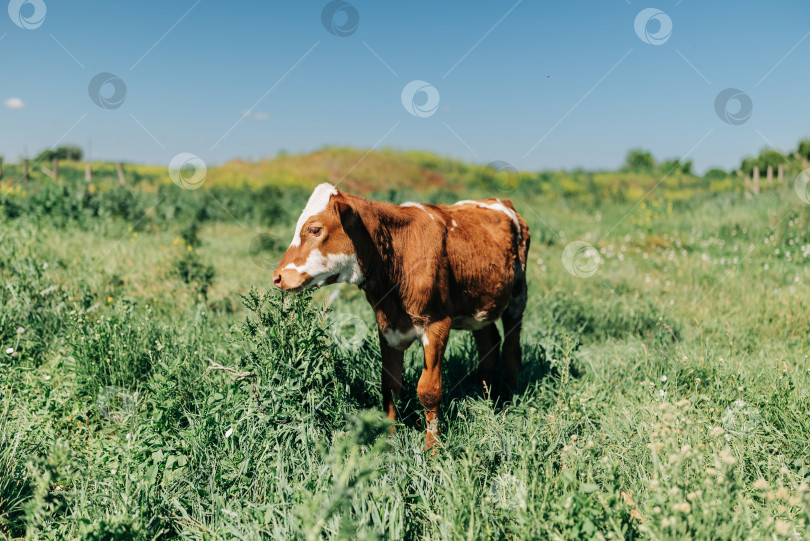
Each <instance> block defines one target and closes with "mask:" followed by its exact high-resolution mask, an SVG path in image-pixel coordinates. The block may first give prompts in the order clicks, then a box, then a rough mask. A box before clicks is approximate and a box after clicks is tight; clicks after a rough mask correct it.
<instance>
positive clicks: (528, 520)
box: [0, 190, 810, 540]
mask: <svg viewBox="0 0 810 541" xmlns="http://www.w3.org/2000/svg"><path fill="white" fill-rule="evenodd" d="M122 193H123V192H122ZM167 193H169V192H167ZM234 193H236V192H234ZM247 193H248V194H249V192H247ZM227 195H228V194H227V192H222V193H219V192H215V193H213V195H212V194H211V193H205V192H204V191H199V192H195V193H183V194H181V196H178V197H179V198H177V199H172V198H174V197H175V196H174V195H171V194H169V196H168V197H169V202H168V203H166V202H164V203H161V204H160V205H158V207H157V210H156V211H154V212H153V213H152V214H150V212H149V211H148V209H149V208H151V207H152V206H153V203H154V202H155V201H156V199H152V198H153V197H155V193H154V192H145V193H143V194H137V193H136V194H134V195H132V196H124V195H120V194H119V196H116V199H115V200H116V201H119V202H120V204H117V206H116V207H113V206H111V205H108V203H109V202H110V201H111V199H108V198H105V199H102V200H100V201H99V205H96V206H94V207H92V208H97V209H102V210H103V209H111V208H117V209H118V211H116V212H112V211H110V212H108V211H103V212H102V211H100V210H99V211H97V210H92V208H91V210H88V208H90V207H83V210H82V209H77V208H74V207H67V206H66V205H65V203H64V202H63V201H60V200H59V198H58V197H53V198H47V199H45V200H47V201H52V202H54V205H56V203H57V202H58V206H57V207H54V206H53V205H52V206H51V207H49V208H52V209H53V208H57V210H54V211H51V212H46V211H41V212H39V213H37V212H34V213H20V214H16V213H15V214H14V215H13V216H11V217H7V218H2V219H1V220H2V221H0V393H2V402H0V532H2V533H3V535H5V536H6V537H8V538H25V537H27V538H31V539H99V540H100V539H171V538H177V537H182V538H184V539H234V538H239V539H261V538H278V539H319V538H327V539H337V538H346V539H349V538H350V539H354V538H369V539H371V538H380V539H493V538H495V539H529V538H539V539H575V538H600V539H602V538H605V539H607V538H610V539H632V538H641V539H648V538H649V539H687V538H693V539H762V538H773V537H774V536H776V537H785V538H787V537H795V538H800V537H802V536H806V535H807V521H808V519H809V518H810V517H809V516H808V511H810V487H808V477H810V469H809V468H810V464H808V462H810V459H808V456H810V453H808V451H809V450H810V449H808V447H810V438H808V434H810V416H809V414H810V371H809V370H808V368H810V365H808V359H807V355H808V353H810V352H809V351H808V345H807V344H808V342H807V336H808V331H810V306H809V305H810V295H808V293H807V291H808V289H807V285H808V282H810V271H808V266H807V264H806V260H807V257H808V255H810V209H808V208H807V206H805V205H804V204H803V203H801V202H800V201H799V200H798V198H796V197H795V194H793V193H792V192H788V191H787V190H785V191H784V192H780V191H776V190H774V191H770V192H768V193H765V194H764V195H762V196H761V197H760V198H758V199H754V200H746V199H743V198H742V197H741V196H737V195H733V194H726V195H717V196H713V197H707V198H705V199H703V200H702V201H698V202H694V203H689V204H686V203H683V204H678V205H675V206H674V207H673V206H672V205H669V204H668V201H666V200H650V201H647V202H646V203H645V205H644V206H639V207H637V208H634V207H633V206H632V205H630V204H620V203H607V202H606V203H603V204H600V205H596V206H594V205H588V206H586V207H583V206H582V205H581V204H579V203H576V202H574V201H571V200H568V199H557V200H546V199H544V198H537V199H527V198H520V199H518V198H515V204H516V206H517V207H518V210H519V211H520V212H521V214H522V215H523V216H524V217H525V218H526V219H527V221H528V222H529V223H530V226H531V228H532V235H533V238H534V240H535V242H534V243H533V245H532V250H531V253H530V255H531V258H530V262H529V280H530V300H529V308H528V309H527V313H526V322H525V325H524V334H523V344H524V370H523V373H522V374H521V390H520V392H519V393H518V394H517V395H516V397H515V400H514V402H513V403H511V404H508V405H506V406H504V405H501V404H492V403H491V402H490V401H488V400H487V399H486V398H485V397H481V396H479V395H478V393H477V391H476V390H475V387H476V385H475V382H474V378H472V377H469V376H468V375H469V374H470V373H471V372H474V369H475V363H476V360H475V354H474V351H475V347H474V344H473V341H472V339H471V337H470V335H469V334H467V333H462V332H456V333H454V334H453V335H452V337H451V343H450V346H449V348H448V353H447V357H446V362H445V365H444V373H445V379H444V381H445V384H444V387H445V399H444V404H443V412H442V430H443V432H442V447H441V449H440V450H439V452H438V453H437V454H436V455H435V456H433V457H430V456H427V455H426V454H424V453H423V451H422V442H423V438H424V436H423V432H422V429H423V426H422V417H421V412H420V407H419V404H418V401H417V397H416V382H417V380H418V378H419V373H420V370H421V365H422V360H421V352H420V351H419V350H418V349H417V348H416V347H413V348H412V349H410V350H409V351H408V352H407V354H406V367H405V372H404V379H405V381H404V388H403V391H402V395H401V398H400V402H399V404H398V407H399V410H400V413H401V422H400V423H399V424H398V426H397V427H396V429H395V431H394V432H393V433H390V432H389V431H388V425H387V423H386V422H385V421H383V420H382V418H381V415H380V414H379V413H378V412H377V410H379V408H380V405H381V395H380V382H379V370H380V361H379V346H378V344H377V337H376V330H375V328H374V325H373V314H372V313H371V310H370V308H369V307H368V305H367V304H366V302H365V299H364V298H363V296H362V294H361V293H360V292H359V291H357V290H355V289H353V288H351V287H349V286H331V287H330V288H326V289H324V290H322V291H318V292H316V293H315V294H314V296H313V297H312V298H309V297H306V296H284V297H282V296H280V295H279V294H276V293H274V292H269V293H265V292H263V291H262V290H263V289H266V288H267V287H268V286H269V283H270V272H271V270H272V267H273V262H274V261H275V260H277V259H278V257H279V256H280V253H281V251H283V249H284V248H285V246H286V242H285V241H286V240H287V239H288V238H289V235H290V234H291V232H292V228H293V223H294V219H295V210H296V209H300V208H301V207H302V206H303V201H302V197H304V195H303V194H297V195H296V194H295V193H293V194H286V195H285V196H284V197H287V199H285V200H284V201H283V202H282V203H281V204H278V205H277V206H276V207H273V208H275V209H276V210H273V208H271V207H270V206H268V205H270V204H269V203H267V202H263V203H256V206H255V207H254V206H251V204H250V202H249V200H250V197H249V196H245V197H246V200H245V201H243V200H241V199H239V197H242V196H239V195H233V197H232V198H231V199H230V200H226V197H227ZM400 195H402V194H400V193H399V192H394V193H393V194H391V197H392V198H394V199H397V198H398V197H400ZM212 196H216V197H217V198H220V199H223V200H224V203H223V204H222V205H219V204H218V203H217V202H216V201H214V200H212ZM19 197H20V199H18V200H17V204H19V205H22V206H21V207H20V208H26V209H29V210H31V209H33V210H35V211H36V210H37V209H41V208H42V205H43V203H42V201H43V200H39V202H38V203H36V204H34V203H32V202H30V201H29V200H28V199H26V197H27V196H25V195H20V196H19ZM121 201H123V202H121ZM169 203H170V204H169ZM25 205H30V206H25ZM287 207H289V210H286V209H287ZM133 208H134V209H136V210H135V211H132V209H133ZM223 208H224V209H226V210H227V213H226V212H225V211H223V210H222V209H223ZM240 208H241V209H243V210H244V212H243V213H239V212H237V209H240ZM58 209H61V210H58ZM137 209H142V210H137ZM217 209H218V210H217ZM119 211H120V212H119ZM628 213H629V214H628ZM228 214H233V216H229V215H228ZM0 215H3V216H10V215H9V214H2V213H0ZM59 216H62V217H63V218H64V217H67V218H65V219H61V218H59ZM274 217H275V218H274ZM616 224H618V225H616ZM614 226H615V228H614ZM578 239H582V240H585V241H587V242H589V243H591V244H592V245H593V246H595V247H596V249H597V250H599V251H600V253H601V264H600V266H599V268H598V270H597V271H596V273H595V274H594V275H593V276H591V277H589V278H580V277H576V276H573V275H571V274H569V273H568V272H567V271H566V269H565V267H564V266H563V264H562V262H561V258H562V255H563V250H564V248H565V246H566V245H568V243H569V242H571V241H573V240H578ZM254 287H257V288H258V289H253V288H254ZM327 305H328V308H327V307H326V306H327ZM20 329H21V330H20ZM18 330H20V332H18ZM8 348H11V350H12V352H13V353H6V350H7V349H8Z"/></svg>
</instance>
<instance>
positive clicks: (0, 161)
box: [0, 156, 3, 180]
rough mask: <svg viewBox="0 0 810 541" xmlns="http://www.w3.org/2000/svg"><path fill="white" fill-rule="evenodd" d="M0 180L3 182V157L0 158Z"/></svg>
mask: <svg viewBox="0 0 810 541" xmlns="http://www.w3.org/2000/svg"><path fill="white" fill-rule="evenodd" d="M0 180H3V157H2V156H0Z"/></svg>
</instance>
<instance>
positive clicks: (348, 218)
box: [335, 201, 358, 229]
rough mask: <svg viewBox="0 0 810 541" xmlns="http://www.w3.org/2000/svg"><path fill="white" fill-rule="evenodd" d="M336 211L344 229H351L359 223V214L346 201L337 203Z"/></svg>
mask: <svg viewBox="0 0 810 541" xmlns="http://www.w3.org/2000/svg"><path fill="white" fill-rule="evenodd" d="M335 211H336V212H337V213H338V216H340V223H341V224H342V225H343V228H344V229H346V228H350V227H352V226H354V225H355V224H356V223H357V222H358V216H357V212H356V211H355V210H354V209H353V208H352V206H351V205H349V204H348V203H347V202H345V201H335Z"/></svg>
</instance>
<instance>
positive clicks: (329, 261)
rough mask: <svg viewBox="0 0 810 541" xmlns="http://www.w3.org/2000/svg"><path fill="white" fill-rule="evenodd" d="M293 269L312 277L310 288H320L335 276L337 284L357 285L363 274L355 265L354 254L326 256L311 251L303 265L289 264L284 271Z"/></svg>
mask: <svg viewBox="0 0 810 541" xmlns="http://www.w3.org/2000/svg"><path fill="white" fill-rule="evenodd" d="M287 269H293V270H296V271H298V272H299V273H301V274H308V275H310V276H312V281H311V282H310V283H309V285H311V286H322V285H323V284H324V283H325V282H326V280H327V278H329V277H331V276H334V275H336V274H337V276H338V278H337V281H338V282H348V283H350V284H359V283H361V282H362V281H363V273H362V272H361V270H360V265H359V264H358V263H357V255H356V254H326V255H323V254H322V253H321V251H320V250H317V249H316V250H312V251H311V252H310V253H309V256H308V257H307V260H306V261H304V264H303V265H296V264H295V263H290V264H289V265H287V266H286V267H284V270H287Z"/></svg>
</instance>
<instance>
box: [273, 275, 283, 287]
mask: <svg viewBox="0 0 810 541" xmlns="http://www.w3.org/2000/svg"><path fill="white" fill-rule="evenodd" d="M273 284H274V285H275V286H276V287H281V275H280V274H276V275H275V276H274V277H273Z"/></svg>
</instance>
